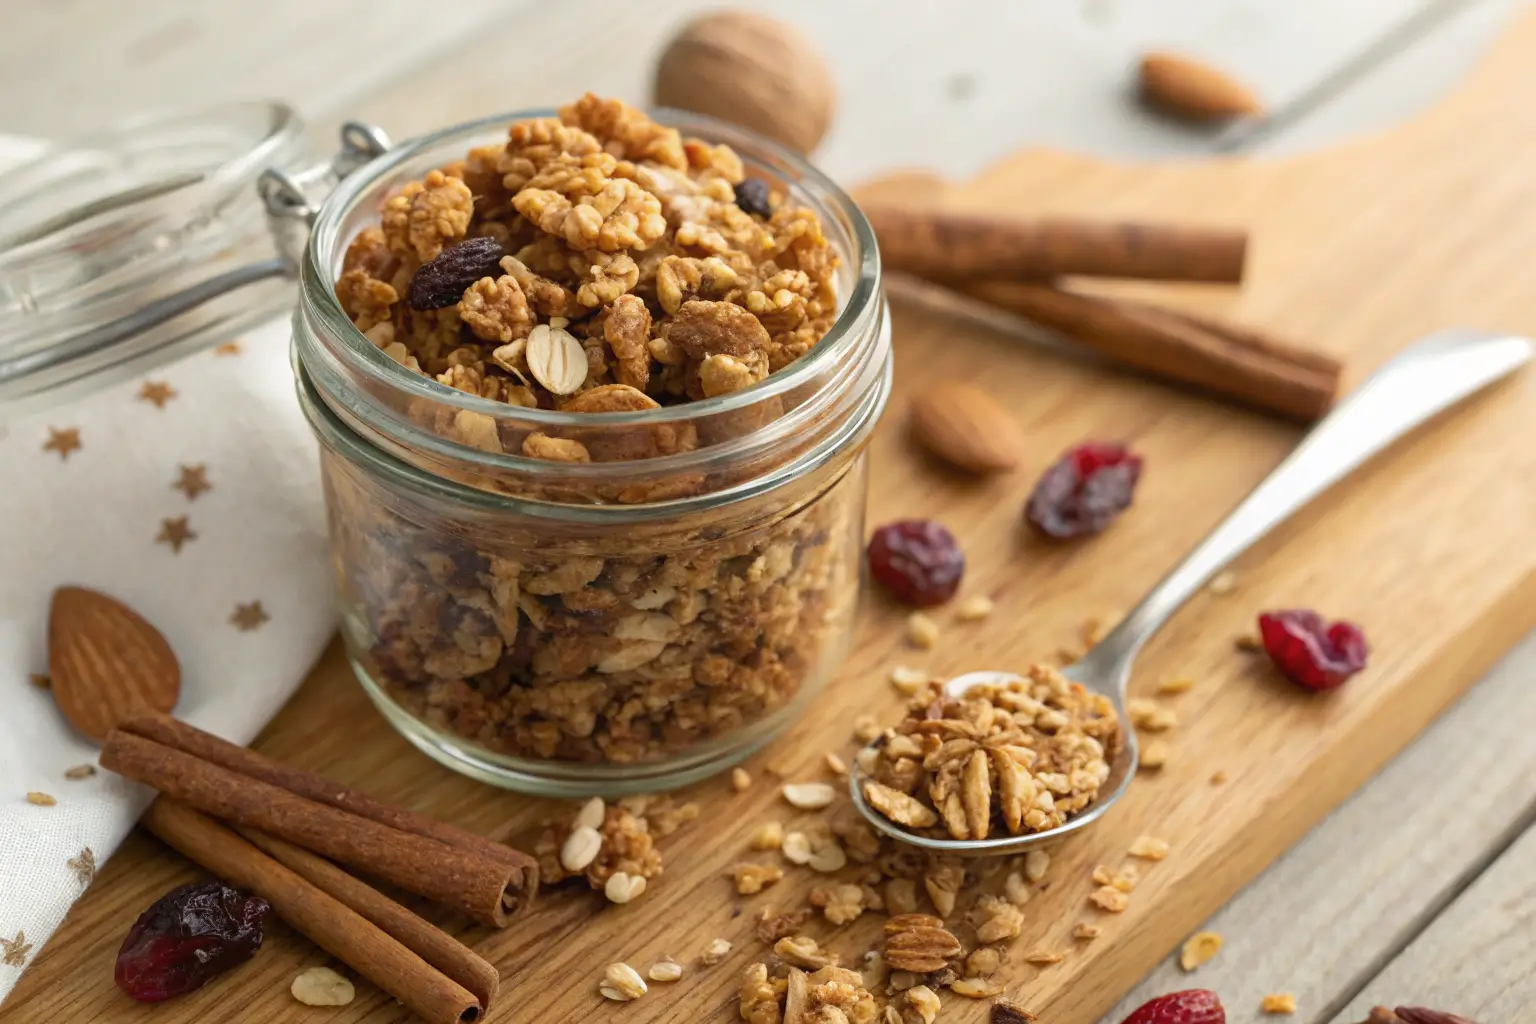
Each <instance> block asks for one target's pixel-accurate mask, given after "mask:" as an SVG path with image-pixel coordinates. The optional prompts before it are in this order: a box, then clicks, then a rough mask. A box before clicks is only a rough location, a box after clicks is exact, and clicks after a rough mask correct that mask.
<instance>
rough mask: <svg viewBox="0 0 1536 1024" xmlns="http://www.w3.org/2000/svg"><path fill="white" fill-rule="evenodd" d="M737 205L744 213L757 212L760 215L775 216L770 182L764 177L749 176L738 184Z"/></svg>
mask: <svg viewBox="0 0 1536 1024" xmlns="http://www.w3.org/2000/svg"><path fill="white" fill-rule="evenodd" d="M736 205H737V206H738V207H740V208H741V210H742V212H743V213H755V214H757V215H758V216H759V217H772V216H773V197H772V196H771V195H770V194H769V192H768V183H767V182H766V181H764V180H763V179H762V178H748V179H747V180H746V181H743V182H742V183H741V184H740V185H737V186H736Z"/></svg>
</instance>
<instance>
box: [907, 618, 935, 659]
mask: <svg viewBox="0 0 1536 1024" xmlns="http://www.w3.org/2000/svg"><path fill="white" fill-rule="evenodd" d="M907 640H908V642H910V643H911V644H912V646H913V647H916V648H918V649H920V650H924V651H926V650H931V649H932V647H933V645H934V644H936V643H938V642H939V624H938V623H937V622H934V621H933V619H931V618H929V617H928V616H927V615H924V614H923V613H922V612H913V613H912V614H911V615H909V616H907Z"/></svg>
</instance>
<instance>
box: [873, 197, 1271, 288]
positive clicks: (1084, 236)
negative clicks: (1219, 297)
mask: <svg viewBox="0 0 1536 1024" xmlns="http://www.w3.org/2000/svg"><path fill="white" fill-rule="evenodd" d="M863 210H864V215H865V217H867V218H868V220H869V222H870V224H871V226H873V227H874V229H875V237H876V239H877V240H878V241H879V243H880V261H881V264H882V265H883V266H884V267H885V268H886V269H887V270H900V271H905V272H906V273H909V274H914V275H916V276H918V277H926V278H928V279H929V280H934V281H955V280H964V279H968V278H973V277H986V278H997V279H1006V280H1029V279H1035V280H1040V279H1043V278H1052V277H1059V276H1065V275H1079V276H1084V277H1124V278H1139V279H1144V280H1158V281H1212V282H1218V283H1223V284H1236V283H1238V282H1240V281H1242V279H1243V263H1244V260H1245V258H1246V255H1247V249H1248V236H1247V234H1246V233H1245V232H1243V231H1238V230H1231V229H1225V228H1198V227H1181V226H1177V225H1170V224H1145V223H1132V222H1129V221H1091V220H1074V219H1071V218H1049V217H1048V218H1038V219H1037V218H1029V217H1013V216H1005V215H999V214H978V213H965V212H961V211H955V210H945V209H941V208H937V207H925V206H908V205H896V204H889V203H887V204H879V203H877V204H874V205H871V206H865V207H863Z"/></svg>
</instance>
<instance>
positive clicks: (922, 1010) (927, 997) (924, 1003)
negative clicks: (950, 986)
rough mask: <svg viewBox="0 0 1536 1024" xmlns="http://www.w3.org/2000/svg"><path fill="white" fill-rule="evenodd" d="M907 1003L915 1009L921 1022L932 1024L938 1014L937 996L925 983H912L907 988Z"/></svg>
mask: <svg viewBox="0 0 1536 1024" xmlns="http://www.w3.org/2000/svg"><path fill="white" fill-rule="evenodd" d="M906 998H907V1005H908V1006H909V1007H911V1008H912V1009H913V1010H915V1011H917V1015H918V1017H920V1018H921V1019H922V1022H923V1024H933V1021H934V1019H935V1018H936V1017H938V1015H939V997H938V996H937V995H936V994H935V993H934V991H933V989H931V988H929V987H928V986H927V985H914V986H913V987H912V988H909V989H907V992H906Z"/></svg>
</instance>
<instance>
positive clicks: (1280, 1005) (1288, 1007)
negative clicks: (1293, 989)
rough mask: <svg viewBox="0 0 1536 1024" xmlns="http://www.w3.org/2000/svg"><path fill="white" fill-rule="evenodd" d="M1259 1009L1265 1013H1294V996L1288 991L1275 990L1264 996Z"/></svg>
mask: <svg viewBox="0 0 1536 1024" xmlns="http://www.w3.org/2000/svg"><path fill="white" fill-rule="evenodd" d="M1259 1009H1260V1010H1263V1011H1264V1012H1265V1013H1295V1012H1296V997H1295V996H1293V995H1291V994H1290V993H1289V992H1275V993H1271V994H1270V995H1267V996H1265V997H1264V1000H1263V1002H1261V1003H1259Z"/></svg>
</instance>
